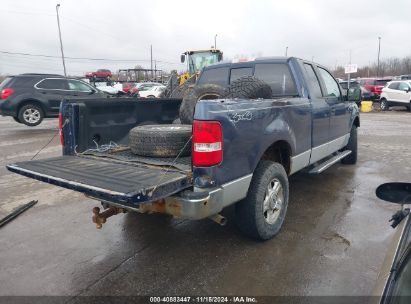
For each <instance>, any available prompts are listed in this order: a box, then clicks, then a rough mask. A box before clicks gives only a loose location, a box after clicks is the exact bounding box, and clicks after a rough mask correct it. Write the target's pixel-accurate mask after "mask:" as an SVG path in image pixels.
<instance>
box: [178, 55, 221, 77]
mask: <svg viewBox="0 0 411 304" xmlns="http://www.w3.org/2000/svg"><path fill="white" fill-rule="evenodd" d="M221 60H223V52H221V51H220V50H218V49H209V50H200V51H187V52H184V53H183V54H181V63H184V62H186V61H187V70H188V73H189V75H190V76H191V75H194V74H197V73H199V72H200V71H201V70H202V68H204V67H206V66H208V65H210V64H214V63H218V62H220V61H221Z"/></svg>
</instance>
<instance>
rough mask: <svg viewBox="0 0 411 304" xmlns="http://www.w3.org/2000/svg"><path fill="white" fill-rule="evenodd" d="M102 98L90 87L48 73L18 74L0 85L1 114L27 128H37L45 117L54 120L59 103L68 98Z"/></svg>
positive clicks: (100, 93)
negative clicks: (91, 96) (10, 117)
mask: <svg viewBox="0 0 411 304" xmlns="http://www.w3.org/2000/svg"><path fill="white" fill-rule="evenodd" d="M90 95H93V97H103V96H105V94H104V93H103V92H101V91H99V90H97V89H96V88H93V87H92V86H90V85H89V84H87V83H85V82H83V81H81V80H77V79H70V78H65V77H63V76H61V75H50V74H21V75H17V76H10V77H7V78H6V79H5V80H4V81H3V82H2V83H1V84H0V115H2V116H12V117H13V118H14V120H15V121H17V122H19V123H23V124H25V125H27V126H31V127H33V126H37V125H38V124H40V123H41V121H42V120H43V118H45V117H57V116H58V113H59V108H60V102H61V101H62V99H64V98H70V97H72V98H73V97H76V96H77V97H84V96H90Z"/></svg>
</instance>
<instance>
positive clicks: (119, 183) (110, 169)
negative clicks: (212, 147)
mask: <svg viewBox="0 0 411 304" xmlns="http://www.w3.org/2000/svg"><path fill="white" fill-rule="evenodd" d="M7 169H8V170H10V171H12V172H15V173H18V174H21V175H24V176H27V177H31V178H34V179H37V180H39V181H43V182H46V183H49V184H53V185H57V186H60V187H64V188H67V189H71V190H75V191H79V192H82V193H85V194H87V195H89V196H92V197H95V198H98V199H101V200H106V201H110V202H116V203H120V204H123V205H128V206H132V207H135V206H138V205H139V204H141V203H145V202H151V201H155V200H158V199H161V198H165V197H167V196H170V195H172V194H174V193H177V192H179V191H181V190H183V189H185V188H188V187H189V186H190V185H191V180H190V178H189V174H188V172H183V171H180V170H176V169H170V168H164V167H155V166H147V165H142V164H130V163H124V162H117V161H113V160H109V159H96V158H87V157H81V156H61V157H56V158H49V159H44V160H33V161H25V162H19V163H15V164H10V165H8V166H7Z"/></svg>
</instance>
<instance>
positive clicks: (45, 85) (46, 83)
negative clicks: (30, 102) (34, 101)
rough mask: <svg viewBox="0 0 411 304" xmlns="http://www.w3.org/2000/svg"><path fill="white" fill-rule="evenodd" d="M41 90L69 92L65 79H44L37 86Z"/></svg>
mask: <svg viewBox="0 0 411 304" xmlns="http://www.w3.org/2000/svg"><path fill="white" fill-rule="evenodd" d="M37 87H38V88H39V89H45V90H67V86H66V80H65V79H44V80H42V81H40V82H39V83H38V84H37Z"/></svg>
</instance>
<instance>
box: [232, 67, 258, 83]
mask: <svg viewBox="0 0 411 304" xmlns="http://www.w3.org/2000/svg"><path fill="white" fill-rule="evenodd" d="M251 75H253V69H252V68H239V69H231V73H230V83H232V82H233V81H235V80H237V79H238V78H241V77H243V76H251Z"/></svg>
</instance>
